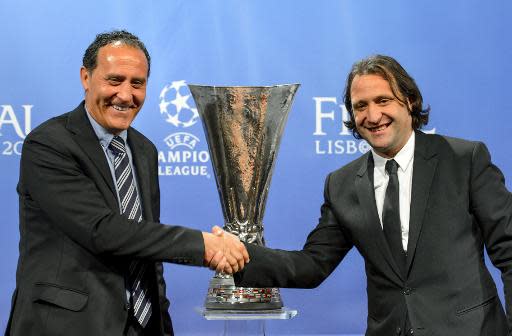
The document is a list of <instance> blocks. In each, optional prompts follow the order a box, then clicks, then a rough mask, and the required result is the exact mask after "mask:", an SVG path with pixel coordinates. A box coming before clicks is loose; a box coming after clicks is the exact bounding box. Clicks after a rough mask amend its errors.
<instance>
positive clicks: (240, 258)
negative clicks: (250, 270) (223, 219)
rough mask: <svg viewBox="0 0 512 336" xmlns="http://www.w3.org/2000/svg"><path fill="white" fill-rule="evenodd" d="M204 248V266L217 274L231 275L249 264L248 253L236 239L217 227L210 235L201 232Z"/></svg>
mask: <svg viewBox="0 0 512 336" xmlns="http://www.w3.org/2000/svg"><path fill="white" fill-rule="evenodd" d="M203 240H204V246H205V253H204V264H205V266H208V267H210V269H212V270H215V271H217V272H223V273H227V274H233V273H236V272H238V271H241V270H242V269H243V268H244V266H245V264H246V263H248V262H249V253H248V252H247V249H246V248H245V245H244V244H243V243H242V242H240V240H239V239H238V237H236V236H235V235H232V234H231V233H228V232H225V231H224V230H222V229H221V228H220V227H218V226H214V227H213V228H212V233H208V232H203Z"/></svg>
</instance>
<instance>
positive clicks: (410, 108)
mask: <svg viewBox="0 0 512 336" xmlns="http://www.w3.org/2000/svg"><path fill="white" fill-rule="evenodd" d="M407 108H408V109H409V114H411V112H412V104H411V101H410V100H409V98H407Z"/></svg>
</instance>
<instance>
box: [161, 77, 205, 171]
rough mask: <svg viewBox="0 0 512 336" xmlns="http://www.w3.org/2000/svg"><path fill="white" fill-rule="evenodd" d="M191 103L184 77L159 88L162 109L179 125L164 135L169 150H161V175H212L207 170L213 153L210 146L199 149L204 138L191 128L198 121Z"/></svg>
mask: <svg viewBox="0 0 512 336" xmlns="http://www.w3.org/2000/svg"><path fill="white" fill-rule="evenodd" d="M192 104H193V99H192V96H191V94H190V92H189V90H188V88H187V83H186V82H185V81H184V80H179V81H174V82H172V83H171V84H168V85H166V86H165V87H164V88H163V89H162V91H161V92H160V105H159V107H160V113H161V114H162V115H163V116H164V117H165V121H166V122H168V123H169V124H171V125H172V127H173V129H176V132H173V133H171V134H169V135H168V136H167V137H166V138H165V139H164V142H165V144H166V145H167V146H168V147H169V150H168V151H159V152H158V163H159V166H158V173H159V175H161V176H204V177H207V178H210V176H211V175H210V173H209V172H208V165H209V164H208V161H209V160H210V154H209V152H208V151H207V150H199V149H200V147H201V145H200V144H199V143H200V142H201V141H200V140H199V138H198V137H197V136H196V135H195V134H193V133H191V131H190V130H189V129H190V128H191V127H192V126H194V125H195V124H197V122H198V121H199V113H198V112H197V108H196V107H195V106H192ZM203 147H204V145H203Z"/></svg>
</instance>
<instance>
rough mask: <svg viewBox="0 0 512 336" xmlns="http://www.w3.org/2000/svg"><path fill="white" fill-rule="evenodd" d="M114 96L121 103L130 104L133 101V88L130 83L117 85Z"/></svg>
mask: <svg viewBox="0 0 512 336" xmlns="http://www.w3.org/2000/svg"><path fill="white" fill-rule="evenodd" d="M116 96H117V98H119V99H120V100H121V101H122V102H123V103H131V101H132V100H133V87H132V86H131V85H130V83H123V84H121V85H119V86H118V91H117V94H116Z"/></svg>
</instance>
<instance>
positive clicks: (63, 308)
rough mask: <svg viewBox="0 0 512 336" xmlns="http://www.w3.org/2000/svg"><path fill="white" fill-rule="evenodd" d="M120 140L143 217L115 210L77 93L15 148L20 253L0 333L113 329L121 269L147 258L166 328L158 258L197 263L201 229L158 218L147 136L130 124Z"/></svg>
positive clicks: (123, 312) (117, 323)
mask: <svg viewBox="0 0 512 336" xmlns="http://www.w3.org/2000/svg"><path fill="white" fill-rule="evenodd" d="M128 141H129V145H130V148H131V150H132V154H133V161H134V165H135V167H136V170H137V178H138V185H139V189H140V190H139V191H140V197H141V198H142V203H143V214H144V220H143V221H142V222H140V223H138V222H136V221H134V220H128V219H127V217H125V216H122V215H120V214H119V213H120V211H119V205H118V200H117V196H116V189H115V186H114V184H113V179H112V176H111V173H110V170H109V167H108V163H107V161H106V160H107V159H106V157H105V154H104V152H103V150H102V148H101V146H100V144H99V141H98V139H97V137H96V134H95V133H94V131H93V129H92V126H91V125H90V122H89V120H88V119H87V116H86V112H85V109H84V105H83V102H82V104H80V105H79V106H78V107H77V108H76V109H75V110H74V111H72V112H70V113H67V114H64V115H62V116H59V117H56V118H53V119H50V120H49V121H47V122H45V123H43V124H42V125H40V126H39V127H37V128H36V129H34V130H33V131H32V132H31V133H30V134H29V135H28V136H27V138H26V140H25V143H24V145H23V152H22V157H21V167H20V180H19V184H18V194H19V200H20V209H19V211H20V244H19V247H20V251H19V252H20V255H19V261H18V269H17V274H16V290H15V292H14V295H13V303H12V309H11V314H10V318H9V322H8V326H7V330H6V334H8V335H23V336H26V335H51V336H57V335H84V336H90V335H121V334H122V332H123V329H124V327H125V324H126V320H127V317H128V311H127V309H126V292H125V274H127V271H126V267H127V265H128V264H129V262H130V261H131V260H133V259H134V258H142V259H144V260H145V261H146V262H148V264H149V269H150V270H151V272H150V276H151V278H152V283H153V289H154V290H153V292H154V293H155V294H156V295H155V300H154V301H155V302H157V303H158V304H157V305H156V307H154V308H153V315H152V318H155V319H156V321H155V322H156V325H157V326H158V329H160V330H159V331H158V332H159V333H160V334H166V335H170V334H172V325H171V320H170V316H169V313H168V307H169V302H168V301H167V299H166V297H165V282H164V279H163V268H162V264H161V262H162V261H167V262H174V263H183V264H190V265H202V263H203V255H204V244H203V240H202V236H201V233H200V232H199V231H196V230H191V229H187V228H183V227H179V226H168V225H163V224H160V223H159V220H160V191H159V185H158V175H157V152H156V148H155V146H154V145H153V144H152V143H151V142H150V141H149V140H148V139H147V138H145V137H144V136H143V135H142V134H140V133H139V132H137V131H136V130H135V129H133V128H130V129H129V130H128Z"/></svg>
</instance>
